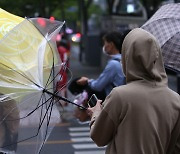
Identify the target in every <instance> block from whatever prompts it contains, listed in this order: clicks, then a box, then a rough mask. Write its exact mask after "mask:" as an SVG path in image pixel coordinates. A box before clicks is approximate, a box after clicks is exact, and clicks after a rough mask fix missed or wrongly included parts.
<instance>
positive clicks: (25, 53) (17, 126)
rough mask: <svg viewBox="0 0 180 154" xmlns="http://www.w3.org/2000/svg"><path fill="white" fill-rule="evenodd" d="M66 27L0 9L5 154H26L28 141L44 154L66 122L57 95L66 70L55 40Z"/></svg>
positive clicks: (1, 124)
mask: <svg viewBox="0 0 180 154" xmlns="http://www.w3.org/2000/svg"><path fill="white" fill-rule="evenodd" d="M39 20H42V21H43V22H44V23H45V25H43V26H42V25H40V24H39ZM63 25H64V22H60V21H56V20H55V21H50V20H49V19H45V18H30V19H27V18H21V17H18V16H15V15H12V14H10V13H8V12H6V11H4V10H2V9H1V10H0V33H1V35H0V37H1V38H0V111H1V112H0V128H2V129H3V130H0V131H4V132H6V133H7V134H9V135H2V137H1V135H0V141H1V142H0V149H1V150H3V151H5V152H14V151H15V152H16V153H23V150H24V149H23V148H22V142H23V144H25V143H26V142H27V140H29V139H30V140H31V142H33V143H34V144H35V146H36V148H30V149H29V150H30V151H31V152H30V153H31V154H32V153H40V151H41V148H42V146H43V144H44V142H45V141H46V140H47V137H48V136H49V134H50V132H51V130H52V128H53V126H54V125H55V124H56V123H57V122H59V120H60V119H59V112H58V110H57V108H56V106H55V105H54V104H55V99H54V96H53V93H54V90H55V86H56V82H55V78H56V76H57V74H58V73H59V70H60V69H61V61H60V60H59V55H58V53H57V47H56V42H55V38H56V35H57V34H58V33H59V31H60V30H61V28H62V26H63ZM50 94H52V95H50ZM29 128H31V129H29ZM49 128H50V129H49ZM27 130H28V133H27ZM6 133H5V134H6ZM34 138H36V139H34ZM25 148H27V147H25Z"/></svg>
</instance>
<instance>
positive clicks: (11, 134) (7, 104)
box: [0, 94, 20, 154]
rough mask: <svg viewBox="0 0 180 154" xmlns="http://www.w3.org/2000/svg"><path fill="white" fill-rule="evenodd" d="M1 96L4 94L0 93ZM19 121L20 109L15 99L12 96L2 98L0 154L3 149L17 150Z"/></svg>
mask: <svg viewBox="0 0 180 154" xmlns="http://www.w3.org/2000/svg"><path fill="white" fill-rule="evenodd" d="M0 96H2V94H0ZM19 123H20V119H19V110H18V107H17V105H16V102H15V100H13V99H11V98H10V97H6V98H1V102H0V154H1V153H3V151H8V152H12V153H13V152H14V153H15V152H16V150H17V144H18V130H19ZM1 150H3V151H1ZM3 154H4V153H3Z"/></svg>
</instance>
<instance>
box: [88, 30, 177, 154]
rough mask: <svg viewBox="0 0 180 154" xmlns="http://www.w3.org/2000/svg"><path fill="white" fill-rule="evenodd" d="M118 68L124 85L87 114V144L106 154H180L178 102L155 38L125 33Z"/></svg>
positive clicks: (144, 33)
mask: <svg viewBox="0 0 180 154" xmlns="http://www.w3.org/2000/svg"><path fill="white" fill-rule="evenodd" d="M122 65H123V71H124V74H125V76H126V85H123V86H119V87H116V88H114V89H113V90H112V91H111V93H110V94H109V95H108V96H107V97H106V99H105V101H104V102H103V104H102V105H101V101H100V100H98V101H97V104H96V106H95V107H93V108H89V109H88V111H87V112H88V113H89V114H90V115H91V122H90V136H91V138H92V139H93V140H94V142H95V143H96V144H97V145H98V146H105V145H107V148H106V154H167V153H168V154H169V151H173V154H180V135H179V130H180V128H178V124H177V122H178V120H179V118H180V96H179V95H178V94H177V93H176V92H174V91H172V90H171V89H170V88H168V85H167V81H168V79H167V75H166V72H165V69H164V65H163V60H162V54H161V49H160V46H159V44H158V43H157V40H156V39H155V37H154V36H153V35H151V34H150V33H148V32H146V31H145V30H143V29H140V28H136V29H133V30H132V31H131V32H129V33H128V35H127V36H126V37H125V39H124V42H123V45H122ZM172 135H173V136H172ZM173 138H175V139H173ZM173 144H174V145H173Z"/></svg>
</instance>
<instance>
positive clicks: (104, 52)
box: [102, 46, 109, 56]
mask: <svg viewBox="0 0 180 154" xmlns="http://www.w3.org/2000/svg"><path fill="white" fill-rule="evenodd" d="M102 50H103V54H105V55H106V56H109V54H107V52H106V50H105V46H103V48H102Z"/></svg>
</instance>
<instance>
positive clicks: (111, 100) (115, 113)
mask: <svg viewBox="0 0 180 154" xmlns="http://www.w3.org/2000/svg"><path fill="white" fill-rule="evenodd" d="M113 91H114V90H113ZM113 91H112V92H111V93H110V95H108V97H106V99H105V101H104V102H103V107H101V104H100V102H99V101H98V102H97V104H96V106H95V107H93V108H88V113H89V115H90V116H91V121H90V136H91V138H92V140H93V141H94V142H95V143H96V144H97V145H98V146H105V145H107V144H108V143H110V141H111V140H112V139H113V137H114V135H115V132H116V129H117V127H118V124H119V114H120V110H121V107H120V105H118V108H117V105H116V104H117V94H115V93H116V92H113Z"/></svg>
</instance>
